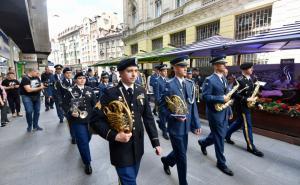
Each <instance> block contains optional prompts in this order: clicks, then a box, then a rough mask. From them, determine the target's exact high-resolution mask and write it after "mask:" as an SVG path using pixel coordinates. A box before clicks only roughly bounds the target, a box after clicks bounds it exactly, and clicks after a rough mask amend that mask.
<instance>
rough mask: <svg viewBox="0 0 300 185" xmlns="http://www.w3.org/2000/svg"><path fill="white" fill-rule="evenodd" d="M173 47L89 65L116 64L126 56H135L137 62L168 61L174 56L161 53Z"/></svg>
mask: <svg viewBox="0 0 300 185" xmlns="http://www.w3.org/2000/svg"><path fill="white" fill-rule="evenodd" d="M174 49H175V48H173V47H165V48H161V49H157V50H153V51H151V52H144V53H138V54H136V55H132V56H127V57H119V58H113V59H109V60H104V61H100V62H97V63H96V64H94V65H91V66H90V67H97V66H115V65H117V64H118V63H119V62H120V61H121V60H123V59H126V58H133V57H136V58H137V59H138V61H139V64H142V63H160V62H164V61H170V60H171V59H173V58H174V56H162V55H163V54H166V53H168V52H170V51H172V50H174Z"/></svg>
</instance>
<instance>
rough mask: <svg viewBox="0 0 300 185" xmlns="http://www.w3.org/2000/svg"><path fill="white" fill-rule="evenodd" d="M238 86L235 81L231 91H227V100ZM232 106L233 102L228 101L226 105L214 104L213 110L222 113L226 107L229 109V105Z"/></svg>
mask: <svg viewBox="0 0 300 185" xmlns="http://www.w3.org/2000/svg"><path fill="white" fill-rule="evenodd" d="M239 86H240V84H239V82H238V81H236V85H235V86H234V87H233V88H232V89H231V91H229V92H228V93H227V94H226V96H228V97H229V98H231V96H232V95H233V94H234V93H235V92H236V91H237V90H238V88H239ZM232 104H233V100H232V99H231V100H229V101H228V102H226V103H217V104H215V109H216V111H222V110H224V109H226V108H227V107H229V106H230V105H232Z"/></svg>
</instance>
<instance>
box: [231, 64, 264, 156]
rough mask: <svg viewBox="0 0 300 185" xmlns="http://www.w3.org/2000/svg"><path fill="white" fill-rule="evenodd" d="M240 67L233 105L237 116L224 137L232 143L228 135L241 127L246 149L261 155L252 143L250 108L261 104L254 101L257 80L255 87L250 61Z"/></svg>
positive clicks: (257, 85) (256, 91)
mask: <svg viewBox="0 0 300 185" xmlns="http://www.w3.org/2000/svg"><path fill="white" fill-rule="evenodd" d="M240 68H241V70H242V76H240V77H239V78H238V79H237V81H238V83H239V84H240V87H239V91H238V92H237V93H235V94H234V99H235V103H234V105H235V106H236V110H237V116H238V117H237V119H236V121H235V122H233V123H232V124H231V125H230V127H229V129H228V131H227V135H226V138H225V139H226V141H227V143H229V144H234V142H233V141H232V140H231V139H230V137H231V135H232V134H233V133H234V132H235V131H237V130H238V129H240V128H241V127H242V128H243V133H244V136H245V140H246V143H247V151H248V152H250V153H252V154H254V155H256V156H258V157H263V156H264V154H263V153H262V152H261V151H259V150H258V149H257V148H256V147H255V145H254V144H253V135H252V119H251V110H250V108H251V107H252V105H257V106H258V107H259V108H261V105H259V104H257V103H255V102H256V99H257V97H255V96H256V94H257V93H258V90H259V82H257V84H256V87H255V84H254V83H253V81H252V79H251V75H252V73H253V64H252V63H243V64H242V65H241V66H240ZM249 105H250V107H249Z"/></svg>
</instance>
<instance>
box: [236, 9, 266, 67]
mask: <svg viewBox="0 0 300 185" xmlns="http://www.w3.org/2000/svg"><path fill="white" fill-rule="evenodd" d="M271 18H272V6H269V7H266V8H261V9H258V10H254V11H251V12H247V13H244V14H241V15H237V16H236V25H235V30H236V31H235V39H236V40H240V39H245V38H247V37H250V36H253V35H257V34H260V33H262V32H265V31H268V30H270V28H271ZM244 62H252V63H255V64H266V63H267V62H268V60H267V59H266V57H264V56H263V55H262V54H247V55H241V63H244ZM234 64H235V65H236V64H237V57H235V58H234Z"/></svg>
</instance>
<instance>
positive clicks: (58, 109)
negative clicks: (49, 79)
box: [54, 98, 64, 120]
mask: <svg viewBox="0 0 300 185" xmlns="http://www.w3.org/2000/svg"><path fill="white" fill-rule="evenodd" d="M54 102H55V107H56V113H57V116H58V118H59V119H60V120H63V119H64V112H63V109H62V107H61V106H60V104H59V101H58V99H57V98H54Z"/></svg>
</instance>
